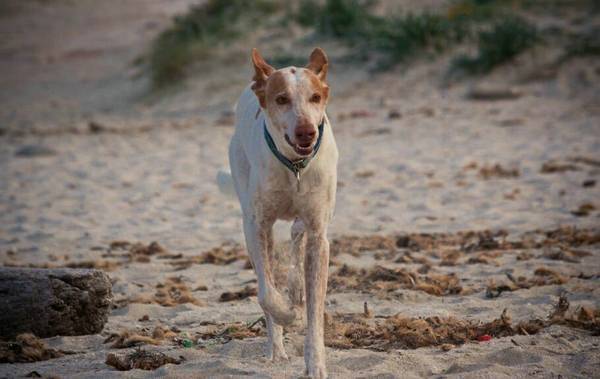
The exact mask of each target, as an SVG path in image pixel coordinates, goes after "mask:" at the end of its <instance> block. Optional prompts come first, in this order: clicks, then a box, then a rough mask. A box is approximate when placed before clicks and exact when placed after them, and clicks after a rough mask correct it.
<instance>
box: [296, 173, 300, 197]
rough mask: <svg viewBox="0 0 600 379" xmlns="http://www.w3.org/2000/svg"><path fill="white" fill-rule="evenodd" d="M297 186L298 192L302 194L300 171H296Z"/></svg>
mask: <svg viewBox="0 0 600 379" xmlns="http://www.w3.org/2000/svg"><path fill="white" fill-rule="evenodd" d="M296 184H297V186H298V192H300V170H298V169H296Z"/></svg>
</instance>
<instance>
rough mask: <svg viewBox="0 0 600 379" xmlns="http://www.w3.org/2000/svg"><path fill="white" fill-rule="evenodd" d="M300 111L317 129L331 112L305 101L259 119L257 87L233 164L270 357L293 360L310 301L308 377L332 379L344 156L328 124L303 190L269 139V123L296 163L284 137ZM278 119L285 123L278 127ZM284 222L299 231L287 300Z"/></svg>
mask: <svg viewBox="0 0 600 379" xmlns="http://www.w3.org/2000/svg"><path fill="white" fill-rule="evenodd" d="M300 70H301V69H299V70H298V71H300ZM302 82H303V78H302V77H298V75H296V77H295V78H294V80H292V81H291V85H290V87H289V88H290V89H291V91H292V92H293V93H292V96H294V97H295V98H297V99H300V98H301V97H302V96H303V97H307V96H308V95H309V94H308V93H307V90H306V88H307V87H308V86H307V85H306V83H302ZM295 107H301V108H302V110H303V111H304V112H305V114H306V113H308V114H310V116H309V117H311V122H314V123H315V124H318V121H319V120H320V119H322V118H323V117H325V115H324V109H323V108H324V107H321V110H320V111H317V110H316V108H314V109H313V108H310V107H314V106H313V105H312V104H308V102H307V101H304V100H298V101H294V108H292V109H291V110H290V111H288V112H286V113H287V114H278V113H277V110H276V109H267V110H260V112H259V109H260V106H259V103H258V101H257V98H256V96H255V94H254V93H253V91H252V90H251V88H250V87H248V88H246V89H245V90H244V92H243V93H242V95H241V97H240V99H239V101H238V105H237V109H236V130H235V133H234V135H233V137H232V139H231V143H230V146H229V161H230V165H231V173H232V177H233V184H234V186H235V190H236V192H237V195H238V198H239V201H240V205H241V208H242V212H243V223H244V234H245V237H246V245H247V249H248V253H249V255H250V258H251V260H252V263H253V266H254V269H255V271H256V274H257V277H258V287H259V289H258V301H259V303H260V305H261V307H262V308H263V310H264V312H265V316H266V320H267V329H268V356H269V357H270V358H271V359H273V360H277V359H287V355H286V352H285V349H284V347H283V340H282V335H283V328H282V325H289V324H291V323H293V322H294V321H295V320H297V319H300V318H301V317H300V316H301V313H300V312H302V310H303V303H304V302H306V322H307V331H306V339H305V347H304V357H305V363H306V369H307V374H308V375H309V376H311V377H314V378H325V377H326V376H327V372H326V368H325V347H324V341H323V314H324V310H325V309H324V301H325V293H326V288H327V265H328V262H329V244H328V241H327V238H326V236H327V227H328V224H329V222H330V220H331V217H332V215H333V210H334V206H335V192H336V184H337V160H338V151H337V147H336V144H335V140H334V137H333V133H332V130H331V125H330V123H329V120H328V119H327V117H325V126H324V131H323V136H322V141H321V146H320V149H319V151H318V153H317V154H316V156H315V157H314V158H313V160H312V161H311V163H310V164H309V166H308V167H307V168H306V169H305V170H303V172H302V175H301V179H300V184H299V186H298V185H297V182H296V177H295V176H294V175H293V174H292V173H291V172H290V171H289V170H288V169H287V168H286V167H285V166H284V165H283V164H281V162H279V161H278V160H277V159H276V158H275V156H274V155H273V153H272V152H271V151H270V150H269V148H268V146H267V144H266V142H265V139H264V135H263V123H264V122H265V121H266V122H267V125H268V127H269V131H270V132H271V135H272V136H273V139H274V141H275V144H276V145H277V147H278V149H280V151H281V152H282V153H284V154H285V155H286V156H287V157H288V158H290V159H295V158H297V157H296V156H295V153H294V150H293V149H292V148H291V147H290V146H289V144H287V143H286V141H285V140H284V133H283V130H286V132H289V133H290V134H291V135H292V136H293V128H295V126H296V125H295V119H294V118H293V117H292V115H294V114H296V115H297V114H298V109H296V108H295ZM307 108H309V109H307ZM257 113H258V115H257ZM265 113H268V114H269V116H266V115H265ZM270 115H274V117H277V118H279V120H272V119H271V116H270ZM265 117H267V119H266V120H265ZM273 122H285V123H286V124H287V128H285V129H283V128H274V127H273V125H274V124H273ZM278 219H282V220H295V221H294V224H293V226H292V231H291V234H292V249H291V252H292V266H291V267H290V270H289V273H290V275H289V280H288V282H289V284H288V288H287V291H288V293H287V294H286V293H285V292H283V291H282V289H278V288H276V286H275V284H274V283H275V281H274V278H273V272H272V267H273V261H274V260H275V259H277V257H274V256H273V254H274V252H273V239H272V233H273V232H272V227H273V223H274V222H275V221H276V220H278ZM305 250H306V252H305ZM303 266H304V268H305V269H306V272H304V271H303Z"/></svg>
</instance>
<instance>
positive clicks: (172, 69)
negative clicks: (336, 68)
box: [149, 0, 281, 87]
mask: <svg viewBox="0 0 600 379" xmlns="http://www.w3.org/2000/svg"><path fill="white" fill-rule="evenodd" d="M279 4H280V2H278V1H276V0H253V1H244V0H208V1H207V2H206V3H204V4H202V5H198V6H194V7H192V8H190V10H189V11H188V13H186V14H185V15H184V16H179V17H175V18H174V20H173V24H172V26H171V27H170V28H169V29H167V30H165V31H164V32H162V33H161V34H160V35H159V36H158V38H157V39H156V40H155V41H154V44H153V46H152V51H151V52H150V57H149V60H150V62H149V63H150V68H151V71H152V81H153V83H154V85H155V87H164V86H166V85H169V84H172V83H175V82H177V81H178V80H180V79H182V78H183V77H184V75H185V71H186V69H187V67H188V66H189V65H190V64H192V63H193V62H194V61H197V60H198V59H200V58H204V57H206V56H207V55H208V54H209V49H208V48H209V47H211V46H214V45H218V44H219V43H222V42H227V41H231V40H233V39H235V38H237V37H238V36H239V35H240V33H241V32H243V30H244V28H246V27H247V25H249V24H252V25H257V24H258V23H259V22H260V21H261V20H263V19H264V15H266V14H272V13H274V12H276V11H278V10H279V9H280V7H281V6H280V5H279Z"/></svg>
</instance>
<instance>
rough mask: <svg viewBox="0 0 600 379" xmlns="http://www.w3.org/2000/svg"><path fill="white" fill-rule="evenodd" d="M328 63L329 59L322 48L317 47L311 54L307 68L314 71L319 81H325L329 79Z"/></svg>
mask: <svg viewBox="0 0 600 379" xmlns="http://www.w3.org/2000/svg"><path fill="white" fill-rule="evenodd" d="M328 62H329V60H328V59H327V55H326V54H325V51H323V49H321V48H320V47H317V48H316V49H314V50H313V51H312V53H311V54H310V57H309V62H308V65H307V66H306V68H307V69H309V70H310V71H312V72H313V73H314V74H315V75H316V76H317V77H318V79H319V80H321V81H325V80H326V78H327V68H328V66H329V63H328Z"/></svg>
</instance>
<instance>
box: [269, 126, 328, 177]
mask: <svg viewBox="0 0 600 379" xmlns="http://www.w3.org/2000/svg"><path fill="white" fill-rule="evenodd" d="M324 125H325V118H324V117H323V121H322V122H321V124H320V125H319V137H317V143H316V144H315V147H314V149H313V152H312V154H310V155H309V156H308V157H306V158H302V159H298V160H296V161H292V160H290V159H288V158H287V157H286V156H285V155H283V154H281V152H280V151H279V150H277V146H275V142H274V141H273V137H271V134H270V133H269V131H268V130H267V122H266V120H265V122H264V127H263V128H264V131H265V141H267V145H268V146H269V149H270V150H271V152H272V153H273V155H275V157H276V158H277V159H278V160H279V162H281V163H282V164H283V165H284V166H285V167H287V168H288V169H289V170H290V171H291V172H292V173H293V174H294V175H295V176H296V179H298V180H300V172H301V171H302V170H303V169H305V168H306V166H308V164H309V163H310V161H311V160H312V159H313V158H314V157H315V155H317V152H318V151H319V146H321V140H322V139H323V127H324Z"/></svg>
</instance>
